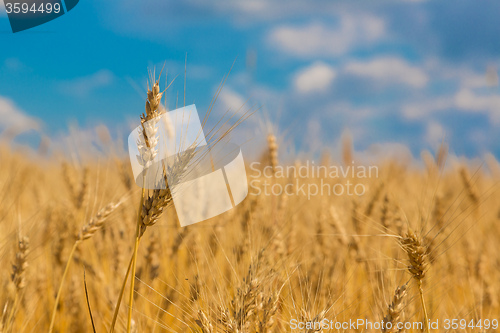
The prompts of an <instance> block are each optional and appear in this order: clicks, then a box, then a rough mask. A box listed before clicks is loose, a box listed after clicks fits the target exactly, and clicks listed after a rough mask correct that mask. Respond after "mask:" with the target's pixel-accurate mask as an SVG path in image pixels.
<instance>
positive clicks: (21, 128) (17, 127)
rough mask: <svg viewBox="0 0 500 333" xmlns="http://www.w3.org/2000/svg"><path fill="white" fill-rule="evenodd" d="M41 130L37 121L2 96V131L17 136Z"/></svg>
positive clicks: (0, 126)
mask: <svg viewBox="0 0 500 333" xmlns="http://www.w3.org/2000/svg"><path fill="white" fill-rule="evenodd" d="M39 128H40V123H39V122H38V121H37V120H35V119H34V118H32V117H30V116H28V115H26V114H25V113H24V112H23V111H22V110H20V109H19V108H18V107H17V106H16V105H15V104H14V102H13V101H11V100H10V99H8V98H5V97H1V96H0V131H2V132H8V133H9V134H11V135H15V134H19V133H23V132H27V131H29V130H38V129H39Z"/></svg>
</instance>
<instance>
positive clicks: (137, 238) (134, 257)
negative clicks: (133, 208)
mask: <svg viewBox="0 0 500 333" xmlns="http://www.w3.org/2000/svg"><path fill="white" fill-rule="evenodd" d="M145 178H146V176H145V175H144V176H143V183H144V182H145ZM145 194H146V189H145V188H142V195H141V201H140V204H139V210H138V211H137V227H136V232H135V244H134V253H133V255H132V275H131V277H130V296H129V301H128V320H127V333H130V327H131V325H130V324H131V322H132V306H133V303H134V282H135V269H136V264H137V250H138V249H139V242H140V240H141V223H142V219H141V212H142V206H143V205H144V195H145Z"/></svg>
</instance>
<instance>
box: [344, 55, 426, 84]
mask: <svg viewBox="0 0 500 333" xmlns="http://www.w3.org/2000/svg"><path fill="white" fill-rule="evenodd" d="M344 70H345V72H346V73H349V74H353V75H357V76H362V77H368V78H371V79H374V80H380V81H383V82H386V83H387V82H390V83H402V84H406V85H409V86H412V87H416V88H422V87H424V86H425V85H426V84H427V82H428V81H429V77H428V76H427V74H426V73H425V72H424V71H423V70H422V69H420V68H419V67H416V66H412V65H410V64H409V63H407V62H406V61H405V60H403V59H401V58H397V57H386V58H378V59H374V60H371V61H367V62H359V61H356V62H350V63H348V64H347V65H346V66H345V69H344Z"/></svg>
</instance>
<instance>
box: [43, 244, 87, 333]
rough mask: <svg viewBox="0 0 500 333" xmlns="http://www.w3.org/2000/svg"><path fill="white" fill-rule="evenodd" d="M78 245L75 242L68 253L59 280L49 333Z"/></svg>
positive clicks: (52, 328)
mask: <svg viewBox="0 0 500 333" xmlns="http://www.w3.org/2000/svg"><path fill="white" fill-rule="evenodd" d="M78 244H80V241H78V240H77V241H76V242H75V244H74V245H73V248H72V249H71V252H70V253H69V258H68V261H67V262H66V267H65V268H64V273H63V275H62V278H61V283H60V284H59V289H58V290H57V295H56V301H55V303H54V308H53V309H52V318H51V320H50V326H49V333H52V331H53V330H54V323H55V319H56V314H57V304H58V303H59V299H60V298H61V291H62V288H63V285H64V280H65V278H66V275H67V274H68V271H69V265H70V263H71V260H72V259H73V255H74V254H75V251H76V248H77V247H78Z"/></svg>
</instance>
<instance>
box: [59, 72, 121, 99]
mask: <svg viewBox="0 0 500 333" xmlns="http://www.w3.org/2000/svg"><path fill="white" fill-rule="evenodd" d="M113 80H114V75H113V73H111V72H110V71H109V70H107V69H102V70H100V71H98V72H96V73H94V74H92V75H89V76H84V77H80V78H76V79H73V80H69V81H65V82H63V83H61V84H60V85H59V88H60V90H61V91H62V92H63V93H66V94H70V95H74V96H78V97H85V96H87V95H89V94H90V93H91V92H93V91H94V90H96V89H99V88H102V87H105V86H108V85H110V84H111V83H112V82H113Z"/></svg>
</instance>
